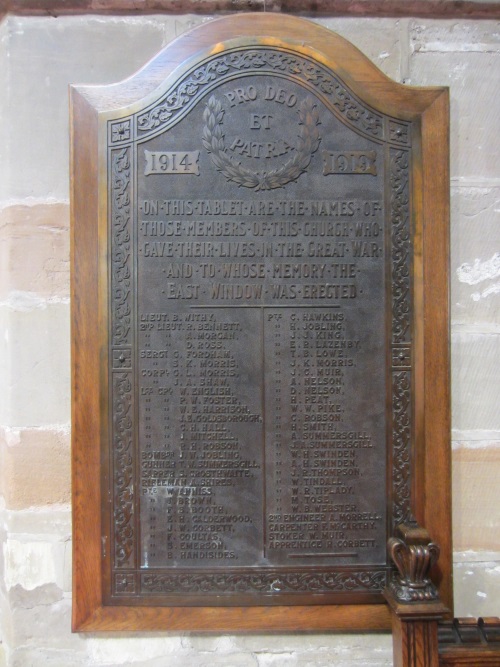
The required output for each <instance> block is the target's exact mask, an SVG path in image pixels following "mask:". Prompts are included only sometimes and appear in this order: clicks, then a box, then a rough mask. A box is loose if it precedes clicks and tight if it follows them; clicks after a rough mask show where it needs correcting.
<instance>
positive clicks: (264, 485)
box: [260, 306, 267, 558]
mask: <svg viewBox="0 0 500 667" xmlns="http://www.w3.org/2000/svg"><path fill="white" fill-rule="evenodd" d="M264 312H265V309H264V306H261V309H260V316H261V320H262V321H261V327H260V329H261V363H262V392H261V396H262V539H263V545H262V552H263V555H264V558H265V557H266V545H267V521H266V518H267V515H266V509H267V475H266V347H265V318H264Z"/></svg>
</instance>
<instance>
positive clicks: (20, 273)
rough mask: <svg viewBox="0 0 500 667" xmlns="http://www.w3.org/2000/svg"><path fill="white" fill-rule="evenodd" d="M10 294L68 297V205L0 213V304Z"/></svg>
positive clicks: (34, 207) (13, 207)
mask: <svg viewBox="0 0 500 667" xmlns="http://www.w3.org/2000/svg"><path fill="white" fill-rule="evenodd" d="M10 292H31V293H33V294H36V295H37V296H38V297H43V298H47V299H67V298H69V206H68V205H67V204H61V203H54V204H46V203H43V204H40V203H38V204H33V205H28V206H21V205H17V206H8V207H6V208H4V209H1V210H0V301H4V300H7V299H8V297H9V293H10Z"/></svg>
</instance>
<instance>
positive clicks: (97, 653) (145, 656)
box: [86, 633, 184, 665]
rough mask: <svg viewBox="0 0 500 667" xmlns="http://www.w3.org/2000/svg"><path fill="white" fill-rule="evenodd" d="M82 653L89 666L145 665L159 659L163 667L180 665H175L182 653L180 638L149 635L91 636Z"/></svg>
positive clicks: (177, 663)
mask: <svg viewBox="0 0 500 667" xmlns="http://www.w3.org/2000/svg"><path fill="white" fill-rule="evenodd" d="M86 650H87V654H88V656H89V659H90V661H91V664H93V665H109V664H111V665H112V664H118V665H120V664H121V665H124V664H127V665H128V664H133V665H135V664H137V663H139V664H142V663H146V664H147V663H148V661H151V660H155V659H156V658H161V660H163V664H164V665H168V664H172V665H179V664H184V662H182V663H180V662H179V659H180V655H181V654H183V653H184V651H182V645H181V638H180V636H171V637H159V636H158V635H155V634H153V633H148V635H146V636H144V635H137V636H134V637H130V636H129V637H120V638H115V637H106V636H101V637H99V636H91V637H89V639H88V641H87V643H86ZM182 660H184V658H182Z"/></svg>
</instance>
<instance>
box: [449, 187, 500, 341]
mask: <svg viewBox="0 0 500 667" xmlns="http://www.w3.org/2000/svg"><path fill="white" fill-rule="evenodd" d="M451 195H452V196H451V212H452V213H451V219H452V230H451V313H452V324H453V325H454V326H455V327H456V326H465V327H469V328H470V327H473V328H474V329H475V330H477V331H481V330H482V331H485V332H486V331H496V332H497V333H499V332H500V186H496V187H493V186H491V187H486V186H484V187H479V186H474V185H466V184H463V185H461V186H458V185H455V186H454V187H452V190H451Z"/></svg>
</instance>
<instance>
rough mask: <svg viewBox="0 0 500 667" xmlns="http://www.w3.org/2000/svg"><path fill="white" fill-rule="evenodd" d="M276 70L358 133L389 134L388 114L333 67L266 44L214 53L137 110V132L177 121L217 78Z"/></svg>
mask: <svg viewBox="0 0 500 667" xmlns="http://www.w3.org/2000/svg"><path fill="white" fill-rule="evenodd" d="M263 72H264V73H266V72H268V73H270V74H280V75H284V76H287V78H288V79H292V80H296V81H297V82H298V83H302V84H306V85H308V86H310V87H314V88H316V90H317V92H318V93H319V94H320V95H322V96H324V97H325V98H326V99H327V100H328V101H329V102H330V103H331V104H332V105H333V107H334V108H335V110H336V112H337V113H338V114H339V116H341V117H342V118H343V120H344V121H345V122H346V123H347V124H348V125H350V126H351V127H352V128H354V129H355V130H356V131H357V132H361V133H362V134H364V135H366V136H368V137H370V138H376V139H380V140H382V139H384V123H383V119H384V116H382V115H381V114H379V113H377V112H375V111H373V110H371V109H368V108H366V107H365V106H364V105H363V104H362V103H361V102H360V101H359V100H358V99H357V98H356V97H355V96H354V95H353V94H352V93H351V92H350V91H349V90H348V89H347V87H346V86H345V85H344V83H343V82H342V81H341V80H340V79H339V78H338V77H336V76H335V75H333V74H332V73H331V72H329V71H328V70H326V68H323V67H321V66H319V65H318V64H317V63H314V62H313V61H311V60H309V59H307V58H305V57H301V56H298V55H296V54H291V53H287V52H286V51H283V50H282V49H273V48H269V47H267V48H266V47H264V48H261V49H258V48H255V49H251V50H248V49H245V50H244V51H241V50H240V51H234V52H232V53H225V54H222V55H217V56H213V57H212V58H211V59H210V60H209V61H208V62H205V63H204V64H203V65H200V66H199V67H197V68H195V69H194V70H193V71H192V72H190V73H189V74H186V76H185V77H184V78H183V79H181V80H180V81H179V83H178V84H177V85H176V86H175V87H174V88H173V89H171V90H170V91H169V92H168V93H167V95H166V96H165V97H164V98H163V99H162V100H161V101H160V102H159V103H158V104H157V105H156V106H155V107H154V108H153V109H150V110H149V111H146V112H145V113H140V114H137V116H136V123H137V125H136V129H137V136H138V137H140V138H145V137H147V136H148V134H151V133H152V132H156V131H158V130H161V129H162V128H166V127H167V125H169V124H171V123H172V122H174V121H175V120H176V119H177V118H178V117H179V116H180V114H181V112H183V111H184V110H185V108H186V106H187V105H188V104H192V103H194V102H195V100H196V98H197V97H199V96H201V95H203V94H204V93H206V92H207V91H208V90H210V88H211V87H213V85H214V83H217V84H218V85H220V84H222V83H223V82H224V80H225V79H229V78H232V77H234V75H235V73H239V74H255V73H259V74H261V73H263Z"/></svg>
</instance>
